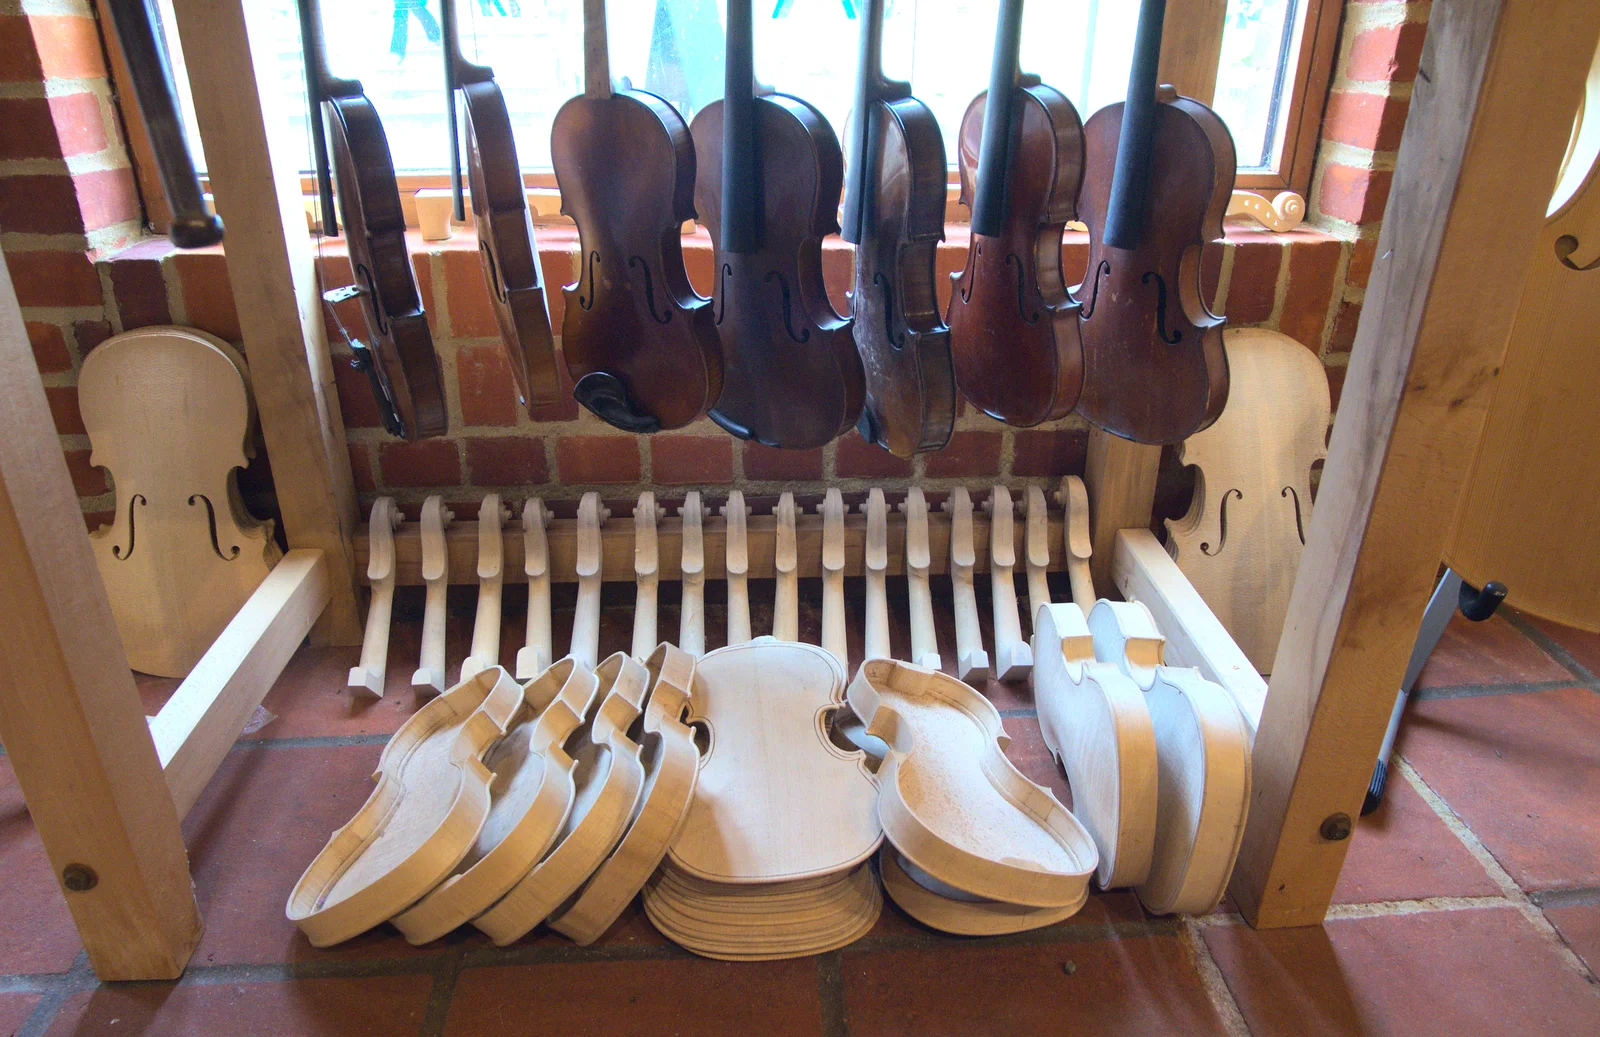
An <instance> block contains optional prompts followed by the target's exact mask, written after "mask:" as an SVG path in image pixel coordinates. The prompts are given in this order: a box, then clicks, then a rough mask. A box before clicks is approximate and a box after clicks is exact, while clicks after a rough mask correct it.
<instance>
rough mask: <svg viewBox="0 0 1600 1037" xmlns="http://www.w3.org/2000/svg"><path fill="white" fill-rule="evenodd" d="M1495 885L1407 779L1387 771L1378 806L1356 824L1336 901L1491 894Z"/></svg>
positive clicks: (1373, 900)
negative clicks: (1381, 802) (1385, 784)
mask: <svg viewBox="0 0 1600 1037" xmlns="http://www.w3.org/2000/svg"><path fill="white" fill-rule="evenodd" d="M1498 892H1499V887H1497V886H1496V885H1495V884H1494V881H1493V880H1492V879H1490V878H1489V875H1488V873H1487V872H1485V871H1484V870H1483V865H1481V864H1479V863H1478V862H1477V860H1476V859H1475V858H1474V857H1473V856H1472V854H1471V853H1469V852H1468V851H1467V848H1466V847H1465V846H1463V845H1462V844H1461V840H1460V839H1458V838H1456V834H1455V833H1454V832H1452V831H1451V830H1450V828H1449V826H1448V825H1446V824H1445V823H1444V821H1443V820H1441V819H1440V817H1439V815H1438V814H1435V813H1434V812H1433V808H1432V807H1430V806H1428V804H1427V803H1426V802H1425V801H1424V800H1423V798H1422V797H1421V796H1420V795H1419V794H1418V793H1417V790H1416V789H1413V788H1412V787H1411V783H1410V782H1408V781H1406V780H1405V778H1403V777H1401V776H1400V775H1399V774H1398V773H1397V772H1395V771H1392V770H1391V771H1390V772H1389V785H1388V788H1387V790H1386V791H1385V793H1384V796H1383V805H1382V806H1381V807H1379V808H1378V809H1377V810H1376V811H1374V812H1373V813H1372V814H1370V815H1368V816H1367V817H1363V818H1362V819H1361V821H1360V823H1359V824H1357V825H1356V833H1355V836H1354V838H1353V841H1352V842H1351V844H1350V852H1349V853H1348V854H1347V855H1346V856H1345V859H1344V870H1343V871H1341V872H1340V873H1339V885H1338V887H1337V888H1336V889H1335V890H1334V891H1333V899H1334V902H1335V903H1338V904H1371V903H1377V902H1379V901H1386V900H1420V899H1423V898H1424V897H1477V896H1494V895H1495V894H1497V893H1498Z"/></svg>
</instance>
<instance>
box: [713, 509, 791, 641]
mask: <svg viewBox="0 0 1600 1037" xmlns="http://www.w3.org/2000/svg"><path fill="white" fill-rule="evenodd" d="M749 514H750V509H749V507H748V506H747V505H746V504H745V502H744V494H743V493H740V492H739V491H738V490H734V491H733V492H732V493H730V494H729V495H728V502H727V503H726V504H724V505H723V506H722V521H723V523H724V532H723V538H722V539H723V543H724V555H723V558H724V563H723V575H724V577H725V578H726V579H727V581H728V644H730V645H736V644H742V643H744V642H745V641H748V640H750V590H749V586H750V585H749V582H748V581H749V572H750V549H749V540H748V539H747V535H746V523H747V522H748V521H749ZM772 539H773V552H774V554H776V552H777V539H778V537H777V527H776V524H774V526H773V537H772Z"/></svg>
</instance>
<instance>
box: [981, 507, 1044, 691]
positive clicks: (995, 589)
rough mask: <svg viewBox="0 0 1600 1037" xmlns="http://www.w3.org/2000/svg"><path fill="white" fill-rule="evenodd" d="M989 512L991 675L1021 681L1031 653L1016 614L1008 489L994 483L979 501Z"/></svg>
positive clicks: (1012, 519) (1013, 523)
mask: <svg viewBox="0 0 1600 1037" xmlns="http://www.w3.org/2000/svg"><path fill="white" fill-rule="evenodd" d="M983 510H984V511H987V512H988V513H989V597H990V601H991V603H992V608H993V613H994V675H995V677H996V678H998V679H999V680H1003V681H1015V680H1022V679H1023V678H1024V677H1027V676H1028V674H1029V673H1031V672H1033V653H1032V651H1031V650H1030V649H1029V648H1028V642H1026V641H1024V640H1023V639H1022V620H1021V618H1020V617H1019V616H1018V615H1017V578H1016V566H1017V550H1016V533H1017V521H1016V513H1015V510H1014V508H1013V506H1012V503H1011V491H1010V490H1008V489H1006V488H1005V487H1004V486H996V487H994V489H992V490H991V491H990V492H989V499H988V500H986V501H984V502H983Z"/></svg>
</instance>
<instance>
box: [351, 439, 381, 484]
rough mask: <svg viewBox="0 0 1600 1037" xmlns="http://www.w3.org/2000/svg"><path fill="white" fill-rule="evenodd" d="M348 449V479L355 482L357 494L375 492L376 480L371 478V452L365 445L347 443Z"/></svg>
mask: <svg viewBox="0 0 1600 1037" xmlns="http://www.w3.org/2000/svg"><path fill="white" fill-rule="evenodd" d="M346 446H348V447H349V448H350V477H351V478H352V479H354V480H355V484H356V492H357V493H372V492H374V491H376V490H377V488H378V483H377V480H376V479H374V478H373V477H372V451H371V450H368V449H367V444H365V443H347V444H346Z"/></svg>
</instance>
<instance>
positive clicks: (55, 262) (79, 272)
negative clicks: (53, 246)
mask: <svg viewBox="0 0 1600 1037" xmlns="http://www.w3.org/2000/svg"><path fill="white" fill-rule="evenodd" d="M6 268H7V269H8V270H10V271H11V284H12V286H13V287H15V288H16V290H17V302H18V304H20V305H22V306H99V305H100V303H101V298H100V275H99V274H98V273H96V272H95V269H94V264H93V263H91V262H89V257H88V256H85V255H84V254H83V253H82V252H45V251H38V252H31V251H30V252H10V251H8V252H6Z"/></svg>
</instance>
